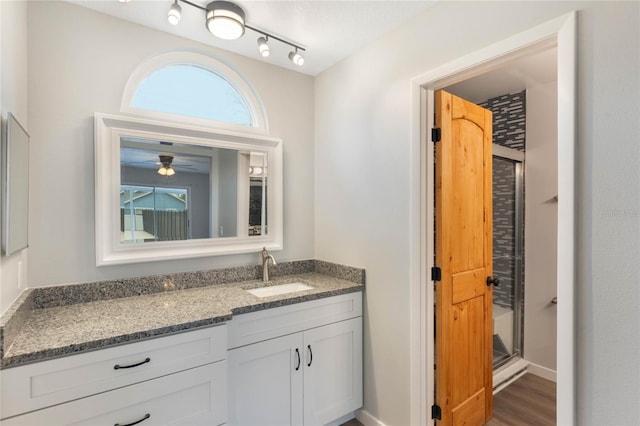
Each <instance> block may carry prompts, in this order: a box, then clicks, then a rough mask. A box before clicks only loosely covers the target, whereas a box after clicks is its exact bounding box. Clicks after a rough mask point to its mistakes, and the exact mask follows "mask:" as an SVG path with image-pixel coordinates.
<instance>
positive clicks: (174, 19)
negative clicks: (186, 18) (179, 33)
mask: <svg viewBox="0 0 640 426" xmlns="http://www.w3.org/2000/svg"><path fill="white" fill-rule="evenodd" d="M181 17H182V7H180V5H179V4H178V0H175V1H174V3H173V4H172V5H171V8H170V9H169V14H168V15H167V20H168V21H169V23H170V24H171V25H178V22H180V18H181Z"/></svg>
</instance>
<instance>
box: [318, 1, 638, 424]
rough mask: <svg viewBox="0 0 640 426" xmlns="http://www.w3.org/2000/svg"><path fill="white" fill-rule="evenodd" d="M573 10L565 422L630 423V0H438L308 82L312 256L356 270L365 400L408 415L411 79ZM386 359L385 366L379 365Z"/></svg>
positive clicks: (634, 391) (633, 42)
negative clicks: (571, 313) (572, 343)
mask: <svg viewBox="0 0 640 426" xmlns="http://www.w3.org/2000/svg"><path fill="white" fill-rule="evenodd" d="M574 9H580V10H581V11H580V13H579V15H578V19H579V25H578V34H577V42H578V53H577V57H578V69H577V72H578V88H577V89H578V93H579V99H578V103H577V105H578V123H577V132H578V147H577V152H578V158H577V172H578V176H577V185H578V187H577V190H578V193H577V194H576V197H577V201H578V208H577V212H578V215H579V216H578V241H577V244H578V247H579V250H578V259H577V262H578V270H577V274H578V280H577V286H578V288H577V291H578V293H577V304H578V305H577V306H578V317H577V319H576V326H577V327H578V329H577V330H576V332H577V339H578V340H577V354H578V360H577V365H576V377H577V378H578V383H577V392H578V400H577V403H578V407H577V411H578V423H579V424H581V425H602V424H620V425H632V424H640V404H638V401H640V365H639V363H638V359H640V315H638V306H639V302H640V300H639V295H640V286H639V285H638V283H639V282H640V270H639V268H640V266H639V262H638V259H639V258H640V238H639V236H640V220H639V218H640V184H639V182H640V168H638V161H639V157H640V152H639V149H640V144H638V135H639V134H640V123H639V122H638V120H639V117H640V97H639V96H638V93H640V64H639V61H640V59H639V55H638V52H639V51H640V46H639V41H640V4H639V3H638V2H609V1H608V2H581V3H573V2H437V3H436V4H434V5H433V6H432V7H431V8H429V9H428V10H427V11H425V12H424V13H422V14H420V15H418V16H416V17H415V18H414V19H413V20H411V21H410V22H408V23H406V24H404V25H402V27H401V28H399V29H398V30H396V31H394V32H392V33H390V34H388V35H386V36H384V37H382V38H380V39H379V40H377V41H376V42H374V43H372V44H370V45H368V46H367V47H365V48H363V49H362V50H360V51H359V52H357V53H356V54H354V55H352V56H351V57H349V58H347V59H346V60H344V61H342V62H340V63H338V64H336V65H335V66H334V67H332V68H331V69H329V70H327V71H325V72H323V73H322V74H320V75H319V76H318V77H317V78H316V90H315V93H316V104H315V105H316V123H315V126H316V140H315V158H316V191H315V194H316V196H315V209H316V230H315V247H316V250H315V251H316V253H315V254H316V257H317V258H320V259H325V260H328V261H338V262H341V263H347V264H351V265H357V266H362V267H365V268H366V270H367V291H366V292H365V304H364V306H365V307H364V309H365V315H364V321H365V324H364V377H365V388H364V398H365V399H364V401H365V409H366V410H367V411H369V412H370V413H371V414H372V415H373V416H374V417H376V418H378V419H379V420H381V421H382V422H384V423H386V424H402V425H406V424H409V423H410V418H409V412H410V409H409V405H410V404H409V401H410V400H411V391H410V377H409V366H410V357H409V354H410V348H412V342H411V340H410V338H409V330H410V309H409V307H410V306H411V299H410V285H409V282H410V278H411V277H410V271H411V268H412V266H413V265H414V263H413V262H414V261H415V260H412V258H411V250H410V248H411V242H412V238H411V235H410V234H409V222H410V218H411V214H412V208H415V206H413V205H411V203H410V200H411V192H410V191H411V189H412V188H413V186H412V185H415V182H412V181H411V170H412V164H413V162H412V158H413V157H412V155H416V154H415V153H412V152H411V147H410V132H411V129H412V128H413V126H415V125H416V123H413V122H412V120H411V109H410V108H411V97H410V96H411V92H410V89H409V88H410V81H411V79H412V78H414V77H417V76H419V75H422V74H424V73H425V72H427V71H429V70H432V69H435V68H436V67H437V66H440V65H442V64H444V63H447V62H449V61H452V60H454V59H456V58H459V57H461V56H463V55H465V54H469V53H471V52H474V51H476V50H478V49H480V48H483V47H485V46H488V45H490V44H492V43H495V42H497V41H499V40H503V39H505V38H507V37H510V36H513V35H515V34H517V33H519V32H521V31H524V30H526V29H528V28H531V27H533V26H535V25H537V24H541V23H543V22H545V21H547V20H549V19H552V18H555V17H557V16H560V15H562V14H564V13H567V12H569V11H571V10H574ZM390 366H393V368H390Z"/></svg>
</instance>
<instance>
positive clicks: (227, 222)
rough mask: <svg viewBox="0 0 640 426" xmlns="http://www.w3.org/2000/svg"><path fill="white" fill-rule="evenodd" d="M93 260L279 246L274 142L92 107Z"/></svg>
mask: <svg viewBox="0 0 640 426" xmlns="http://www.w3.org/2000/svg"><path fill="white" fill-rule="evenodd" d="M95 173H96V174H95V191H96V192H95V201H96V202H95V218H96V222H95V223H96V233H95V235H96V264H97V265H98V266H101V265H112V264H122V263H135V262H149V261H158V260H167V259H180V258H191V257H203V256H213V255H225V254H237V253H250V252H257V251H259V250H261V249H262V247H267V249H269V250H281V249H282V241H283V236H282V231H283V213H282V211H283V208H282V205H283V198H282V184H283V183H282V141H281V140H280V139H276V138H271V137H268V136H262V135H255V134H243V133H237V132H230V131H226V130H217V129H213V128H210V127H201V126H197V125H191V124H183V123H171V122H167V121H156V120H151V119H146V118H140V117H132V116H123V115H111V114H102V113H96V114H95Z"/></svg>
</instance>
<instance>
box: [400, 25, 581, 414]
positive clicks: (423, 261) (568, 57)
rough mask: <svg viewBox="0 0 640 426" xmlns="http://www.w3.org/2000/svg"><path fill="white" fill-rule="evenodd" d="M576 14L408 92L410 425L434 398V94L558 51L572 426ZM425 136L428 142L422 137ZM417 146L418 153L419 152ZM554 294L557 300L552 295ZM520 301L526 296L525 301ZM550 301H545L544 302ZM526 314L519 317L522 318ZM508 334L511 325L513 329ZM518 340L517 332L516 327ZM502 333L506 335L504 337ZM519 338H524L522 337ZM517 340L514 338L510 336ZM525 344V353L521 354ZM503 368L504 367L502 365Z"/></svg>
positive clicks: (562, 373) (562, 404)
mask: <svg viewBox="0 0 640 426" xmlns="http://www.w3.org/2000/svg"><path fill="white" fill-rule="evenodd" d="M575 20H576V19H575V13H571V14H569V15H566V16H562V17H559V18H557V19H555V20H553V21H549V22H547V23H545V24H542V25H540V26H538V27H534V28H532V29H530V30H528V31H525V32H523V33H520V34H517V35H516V36H513V37H511V38H509V39H506V40H503V41H501V42H499V43H496V44H495V45H491V46H488V47H487V48H484V49H482V50H480V51H476V52H473V53H472V54H469V55H467V56H465V57H463V58H460V59H458V60H456V61H453V62H451V63H448V64H445V65H443V66H441V67H439V68H437V69H434V70H433V71H431V72H428V73H426V74H425V75H422V76H420V77H417V78H415V79H414V80H413V83H414V84H413V88H414V96H413V98H414V110H413V114H414V123H415V125H416V128H415V129H414V141H419V143H416V144H414V145H413V147H414V149H415V150H416V152H417V153H416V162H415V163H414V167H415V169H414V173H413V176H414V178H415V180H412V181H415V182H417V184H416V187H415V188H414V191H415V192H414V194H415V197H416V200H419V201H415V205H416V206H417V208H416V209H415V210H414V211H416V212H417V214H416V217H414V218H413V219H414V221H413V225H414V226H415V229H417V230H420V231H419V232H416V233H415V234H417V237H416V240H415V241H413V244H414V247H415V248H416V250H415V253H417V254H419V258H417V259H415V262H414V264H415V265H416V268H415V270H414V272H413V274H414V275H413V276H414V278H415V280H414V284H415V285H414V286H412V293H413V295H415V297H412V299H413V300H415V302H414V305H413V309H412V335H413V336H414V337H416V338H417V340H418V341H417V342H416V344H415V346H414V350H412V372H415V373H416V374H413V373H412V376H413V377H417V378H416V379H415V380H413V381H412V418H413V419H414V420H415V423H420V424H429V423H431V422H432V420H431V405H433V403H434V400H435V398H434V397H435V393H434V391H433V387H434V385H435V374H434V370H433V365H434V362H433V361H434V345H433V341H431V337H430V334H429V332H430V330H433V326H434V324H433V312H434V311H433V300H434V297H433V296H434V292H433V285H429V284H431V280H430V277H429V276H428V274H427V271H430V270H431V267H433V266H435V265H434V264H433V258H434V257H433V254H434V247H433V244H432V241H433V223H434V222H433V213H434V211H433V199H434V198H433V197H434V191H433V188H432V183H433V180H432V176H433V168H432V165H433V149H432V145H431V140H430V135H431V129H432V128H433V124H434V123H433V111H434V104H433V93H434V92H435V90H438V89H443V88H447V90H450V87H451V86H453V85H454V84H457V83H460V82H463V81H465V80H469V79H471V78H474V77H478V76H481V75H483V74H486V73H489V72H491V71H494V70H496V69H498V68H501V67H503V66H505V65H508V64H509V63H511V62H513V61H515V60H517V59H520V58H525V57H531V56H532V55H536V54H540V53H541V52H545V51H549V50H551V49H557V58H558V62H557V66H556V72H557V79H558V80H557V84H556V87H557V90H558V96H557V103H556V106H555V109H556V110H557V113H558V116H557V120H558V124H557V126H555V127H554V128H552V129H551V130H552V131H554V134H555V135H556V137H557V141H558V144H557V147H556V152H557V156H558V163H557V166H556V171H557V173H558V184H557V194H555V195H557V198H556V197H555V195H553V196H551V197H550V200H552V202H555V201H556V200H557V236H556V247H557V254H558V255H557V262H556V265H557V272H556V274H555V277H556V282H557V283H558V286H557V299H556V300H561V303H559V304H558V306H557V308H554V309H557V329H555V330H554V332H556V333H557V342H558V356H557V364H556V368H557V372H558V373H557V386H558V393H557V395H558V397H557V406H558V411H557V421H558V423H563V424H564V423H567V424H571V423H574V422H575V412H574V402H575V379H574V359H575V346H574V341H575V328H574V291H575V290H574V289H575V277H574V270H575V256H574V253H575V236H574V229H575V203H574V171H575V168H574V153H575V146H574V144H575V131H574V128H575V127H574V124H575ZM428 136H429V137H428ZM423 147H424V148H423ZM554 297H556V296H554ZM525 299H526V296H525ZM548 302H550V301H548ZM525 315H526V314H525ZM513 328H514V330H513V332H512V333H513V335H514V337H516V336H515V333H516V332H517V328H519V327H517V325H515V323H514V326H513ZM520 333H521V335H522V328H520ZM507 334H508V333H507ZM524 335H525V336H526V333H524ZM516 340H517V339H516ZM526 350H527V349H526V344H525V345H524V352H525V353H526ZM508 364H510V362H509V363H508Z"/></svg>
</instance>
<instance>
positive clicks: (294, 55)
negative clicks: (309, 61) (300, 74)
mask: <svg viewBox="0 0 640 426" xmlns="http://www.w3.org/2000/svg"><path fill="white" fill-rule="evenodd" d="M289 60H290V61H291V62H293V63H294V64H296V65H298V66H299V67H301V66H302V65H304V56H302V55H301V54H300V52H298V49H296V50H292V51H291V52H289Z"/></svg>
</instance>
